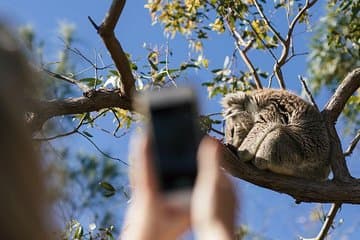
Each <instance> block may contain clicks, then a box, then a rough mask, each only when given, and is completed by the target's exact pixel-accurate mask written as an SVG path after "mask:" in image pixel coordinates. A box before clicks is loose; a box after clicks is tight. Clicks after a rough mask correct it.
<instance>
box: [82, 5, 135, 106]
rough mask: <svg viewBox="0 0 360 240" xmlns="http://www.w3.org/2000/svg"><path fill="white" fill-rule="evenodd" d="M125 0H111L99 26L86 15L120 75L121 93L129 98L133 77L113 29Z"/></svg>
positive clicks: (132, 90)
mask: <svg viewBox="0 0 360 240" xmlns="http://www.w3.org/2000/svg"><path fill="white" fill-rule="evenodd" d="M125 2H126V1H125V0H113V2H112V4H111V7H110V9H109V11H108V13H107V15H106V16H105V18H104V20H103V22H102V23H101V24H100V26H98V25H96V23H95V21H94V20H92V18H91V17H88V18H89V20H90V22H91V24H92V25H93V26H94V28H95V29H96V31H97V32H98V34H99V35H100V36H101V38H102V40H103V41H104V43H105V46H106V48H107V49H108V51H109V52H110V55H111V58H112V60H113V61H114V63H115V66H116V68H117V70H118V71H119V73H120V75H121V83H122V85H121V93H122V94H123V95H124V96H127V97H129V98H130V99H131V96H132V94H133V93H134V91H135V78H134V76H133V74H132V70H131V67H130V63H129V60H128V58H127V56H126V54H125V52H124V50H123V49H122V47H121V44H120V42H119V41H118V39H117V38H116V36H115V33H114V29H115V26H116V24H117V22H118V20H119V17H120V15H121V13H122V10H123V9H124V6H125Z"/></svg>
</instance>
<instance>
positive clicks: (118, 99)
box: [27, 89, 132, 132]
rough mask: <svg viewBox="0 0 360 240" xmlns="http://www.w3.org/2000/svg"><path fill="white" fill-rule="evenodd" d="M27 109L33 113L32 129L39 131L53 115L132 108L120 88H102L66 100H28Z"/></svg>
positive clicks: (30, 125) (30, 119) (31, 119)
mask: <svg viewBox="0 0 360 240" xmlns="http://www.w3.org/2000/svg"><path fill="white" fill-rule="evenodd" d="M28 102H29V104H28V109H27V111H28V112H30V113H32V114H31V116H30V118H29V119H28V124H29V127H30V129H31V130H32V131H33V132H34V131H38V130H40V129H41V127H42V125H43V124H44V123H45V122H46V121H47V120H49V119H50V118H52V117H56V116H61V115H72V114H80V113H85V112H93V111H99V110H100V109H103V108H110V107H119V108H122V109H126V110H132V106H131V101H130V100H129V98H127V97H124V96H121V95H120V94H119V90H106V89H100V90H97V91H90V92H88V93H87V96H83V97H78V98H68V99H64V100H50V101H43V100H33V99H29V100H28Z"/></svg>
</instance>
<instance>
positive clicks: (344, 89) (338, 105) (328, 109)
mask: <svg viewBox="0 0 360 240" xmlns="http://www.w3.org/2000/svg"><path fill="white" fill-rule="evenodd" d="M359 87H360V68H356V69H355V70H353V71H352V72H350V73H349V74H348V75H347V76H346V77H345V79H344V80H343V81H342V82H341V84H340V85H339V87H338V88H337V89H336V91H335V93H334V95H333V96H332V97H331V98H330V100H329V101H328V103H327V104H326V106H325V108H324V110H323V114H324V115H325V116H326V119H327V120H328V121H330V122H332V123H335V122H336V120H337V119H338V117H339V115H340V113H341V112H342V110H343V109H344V106H345V104H346V102H347V100H348V99H349V98H350V97H351V95H353V94H354V92H355V91H356V90H357V89H359Z"/></svg>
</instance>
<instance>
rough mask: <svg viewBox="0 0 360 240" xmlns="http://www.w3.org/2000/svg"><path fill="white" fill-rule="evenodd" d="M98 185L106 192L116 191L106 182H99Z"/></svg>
mask: <svg viewBox="0 0 360 240" xmlns="http://www.w3.org/2000/svg"><path fill="white" fill-rule="evenodd" d="M99 185H100V187H102V188H103V189H105V190H106V191H109V192H115V191H116V189H115V188H114V187H113V186H112V185H111V184H110V183H108V182H100V183H99Z"/></svg>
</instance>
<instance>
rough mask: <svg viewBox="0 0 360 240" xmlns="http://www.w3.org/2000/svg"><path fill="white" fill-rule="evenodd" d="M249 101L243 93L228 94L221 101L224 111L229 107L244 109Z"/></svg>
mask: <svg viewBox="0 0 360 240" xmlns="http://www.w3.org/2000/svg"><path fill="white" fill-rule="evenodd" d="M248 101H249V96H248V95H247V94H246V93H244V92H236V93H229V94H227V95H225V97H224V98H223V99H222V100H221V105H222V107H223V108H224V109H229V108H231V107H239V108H244V107H245V106H246V103H247V102H248Z"/></svg>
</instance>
